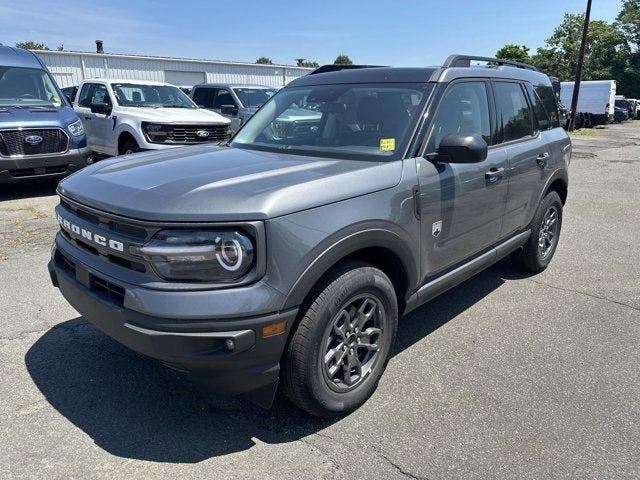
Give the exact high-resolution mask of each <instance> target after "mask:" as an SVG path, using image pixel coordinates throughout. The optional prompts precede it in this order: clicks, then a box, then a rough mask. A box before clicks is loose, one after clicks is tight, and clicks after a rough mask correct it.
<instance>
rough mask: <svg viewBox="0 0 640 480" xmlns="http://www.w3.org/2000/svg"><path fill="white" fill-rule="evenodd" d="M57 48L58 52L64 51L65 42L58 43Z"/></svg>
mask: <svg viewBox="0 0 640 480" xmlns="http://www.w3.org/2000/svg"><path fill="white" fill-rule="evenodd" d="M56 50H57V51H58V52H64V44H63V43H61V44H60V45H58V46H57V47H56Z"/></svg>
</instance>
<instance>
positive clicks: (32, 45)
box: [16, 40, 49, 50]
mask: <svg viewBox="0 0 640 480" xmlns="http://www.w3.org/2000/svg"><path fill="white" fill-rule="evenodd" d="M16 47H18V48H24V49H26V50H49V47H47V46H46V45H45V44H44V43H39V42H32V41H31V40H28V41H26V42H16Z"/></svg>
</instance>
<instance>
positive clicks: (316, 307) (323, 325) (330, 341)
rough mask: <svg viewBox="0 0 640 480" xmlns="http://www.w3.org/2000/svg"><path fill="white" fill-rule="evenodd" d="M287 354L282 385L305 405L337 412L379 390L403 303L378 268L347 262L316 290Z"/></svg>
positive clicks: (326, 413)
mask: <svg viewBox="0 0 640 480" xmlns="http://www.w3.org/2000/svg"><path fill="white" fill-rule="evenodd" d="M314 295H315V296H314V297H313V299H312V301H311V303H310V304H309V305H308V307H307V308H306V311H305V312H304V316H303V317H302V319H301V321H300V323H299V324H298V327H297V329H296V330H295V332H294V333H293V336H292V338H291V340H290V342H289V345H288V346H287V349H286V351H285V354H284V358H283V365H282V366H283V375H282V377H283V382H282V388H283V390H284V393H285V394H286V395H287V397H289V399H290V400H291V401H292V402H293V403H294V404H295V405H297V406H298V407H300V408H301V409H303V410H305V411H307V412H308V413H310V414H312V415H315V416H318V417H334V416H338V415H342V414H345V413H348V412H350V411H352V410H354V409H356V408H358V407H359V406H360V405H362V404H363V403H364V402H365V401H366V400H367V399H368V398H369V397H370V396H371V395H372V394H373V392H374V391H375V389H376V387H377V385H378V381H379V380H380V377H381V376H382V373H383V372H384V369H385V367H386V365H387V362H388V360H389V355H390V353H391V348H392V346H393V343H394V340H395V335H396V327H397V321H398V304H397V299H396V295H395V291H394V289H393V285H392V284H391V281H390V280H389V278H388V277H387V276H386V275H385V274H384V273H383V272H382V271H380V270H378V269H377V268H374V267H371V266H369V265H367V264H365V263H361V262H347V263H345V264H343V265H341V266H340V267H339V268H337V269H336V270H334V271H333V272H332V273H331V274H330V275H329V276H328V277H327V278H326V279H325V280H324V281H322V282H321V283H320V284H319V285H318V287H317V288H316V290H315V293H314Z"/></svg>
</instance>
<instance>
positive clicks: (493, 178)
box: [484, 167, 504, 183]
mask: <svg viewBox="0 0 640 480" xmlns="http://www.w3.org/2000/svg"><path fill="white" fill-rule="evenodd" d="M502 177H504V168H502V167H500V168H492V169H491V170H489V171H488V172H486V173H485V174H484V178H485V179H486V180H487V182H489V183H496V182H497V181H498V180H500V179H501V178H502Z"/></svg>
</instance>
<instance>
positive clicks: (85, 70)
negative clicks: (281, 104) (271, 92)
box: [36, 50, 312, 88]
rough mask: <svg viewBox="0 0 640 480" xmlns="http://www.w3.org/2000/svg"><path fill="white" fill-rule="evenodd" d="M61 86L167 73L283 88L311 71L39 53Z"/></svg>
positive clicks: (158, 78)
mask: <svg viewBox="0 0 640 480" xmlns="http://www.w3.org/2000/svg"><path fill="white" fill-rule="evenodd" d="M36 53H37V55H38V56H39V57H40V58H41V59H42V61H43V62H44V63H45V65H46V66H47V67H48V68H49V70H50V71H51V73H52V74H53V76H54V77H55V79H56V81H57V82H58V84H59V85H60V87H62V88H64V87H70V86H73V85H79V84H80V82H82V80H84V79H86V78H95V77H100V78H125V79H131V80H154V81H158V82H164V81H167V80H166V78H165V72H166V71H174V72H200V74H201V75H202V73H204V75H205V77H206V81H207V82H226V83H253V84H259V85H268V86H270V87H281V86H283V85H285V84H287V83H289V82H290V81H291V80H293V79H295V78H298V77H300V76H302V75H306V74H307V73H309V72H310V71H311V70H312V69H309V68H301V67H292V66H282V65H257V64H250V63H235V62H214V61H206V60H190V59H173V58H161V57H134V56H129V55H112V54H95V53H77V52H49V51H41V50H40V51H37V52H36Z"/></svg>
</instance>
